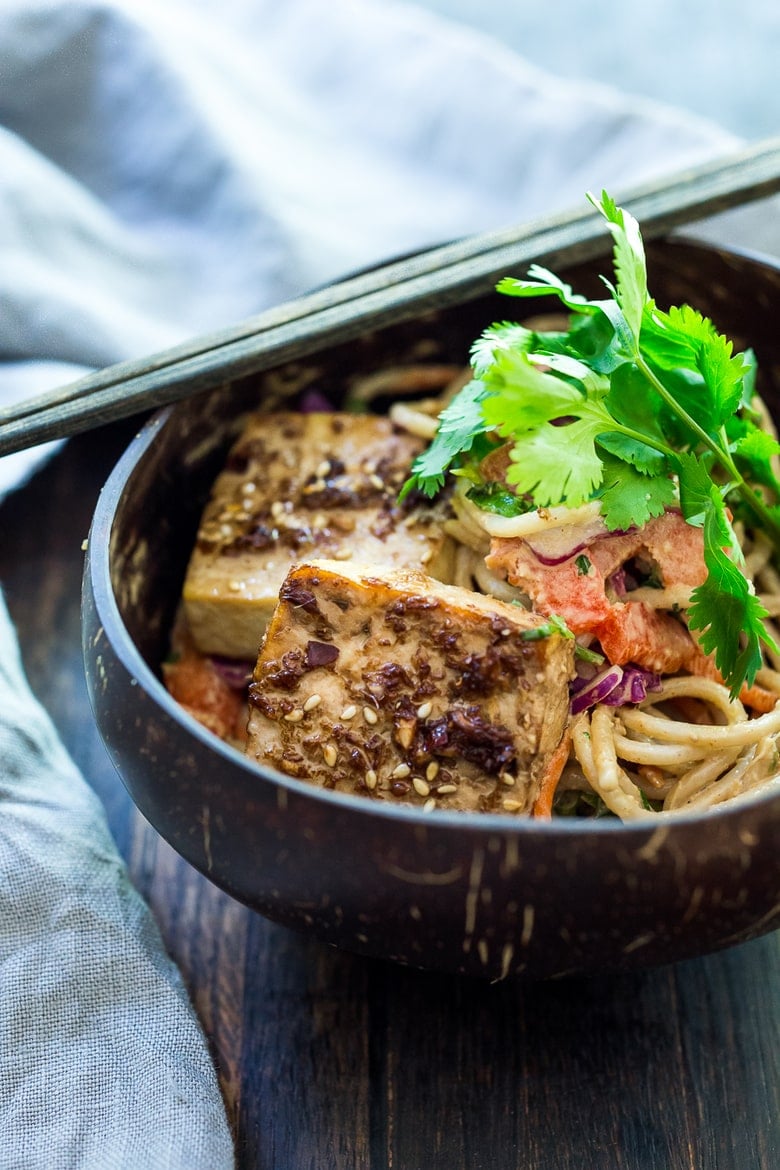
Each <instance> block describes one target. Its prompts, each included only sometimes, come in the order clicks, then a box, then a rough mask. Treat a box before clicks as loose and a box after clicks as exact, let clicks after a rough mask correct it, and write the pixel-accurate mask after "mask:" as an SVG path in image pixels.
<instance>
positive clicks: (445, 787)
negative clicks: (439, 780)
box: [436, 784, 458, 796]
mask: <svg viewBox="0 0 780 1170" xmlns="http://www.w3.org/2000/svg"><path fill="white" fill-rule="evenodd" d="M436 791H437V793H438V794H439V796H449V795H450V793H451V792H457V791H458V786H457V784H440V785H439V787H438V788H437V789H436Z"/></svg>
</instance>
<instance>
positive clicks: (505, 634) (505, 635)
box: [501, 630, 512, 638]
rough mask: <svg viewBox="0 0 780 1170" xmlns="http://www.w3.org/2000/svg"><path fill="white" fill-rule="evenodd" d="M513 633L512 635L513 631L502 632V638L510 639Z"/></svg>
mask: <svg viewBox="0 0 780 1170" xmlns="http://www.w3.org/2000/svg"><path fill="white" fill-rule="evenodd" d="M511 633H512V631H511V630H502V631H501V637H502V638H508V637H509V635H510V634H511Z"/></svg>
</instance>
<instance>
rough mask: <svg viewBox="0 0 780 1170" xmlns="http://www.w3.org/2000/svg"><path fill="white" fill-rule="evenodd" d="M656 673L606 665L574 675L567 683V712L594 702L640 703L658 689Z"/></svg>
mask: <svg viewBox="0 0 780 1170" xmlns="http://www.w3.org/2000/svg"><path fill="white" fill-rule="evenodd" d="M660 689H661V678H660V675H658V674H654V673H653V672H652V671H650V670H643V669H642V668H641V667H639V666H609V667H607V668H606V669H605V670H602V671H600V672H599V673H598V674H596V675H594V676H593V677H591V678H584V677H581V676H578V677H577V678H575V679H574V681H573V682H572V684H571V687H570V691H571V696H572V697H571V713H572V715H579V713H580V712H581V711H587V710H588V708H589V707H595V705H596V704H597V703H605V704H606V705H607V706H608V707H622V706H623V705H624V704H625V703H642V702H644V700H645V699H646V698H647V696H648V693H649V692H653V691H660Z"/></svg>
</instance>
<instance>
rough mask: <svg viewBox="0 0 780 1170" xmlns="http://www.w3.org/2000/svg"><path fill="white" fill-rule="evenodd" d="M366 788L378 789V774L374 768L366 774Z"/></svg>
mask: <svg viewBox="0 0 780 1170" xmlns="http://www.w3.org/2000/svg"><path fill="white" fill-rule="evenodd" d="M366 788H376V772H375V771H374V769H373V768H369V769H368V771H367V772H366Z"/></svg>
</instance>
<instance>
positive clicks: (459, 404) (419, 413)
mask: <svg viewBox="0 0 780 1170" xmlns="http://www.w3.org/2000/svg"><path fill="white" fill-rule="evenodd" d="M589 198H590V200H591V202H592V203H593V205H594V206H595V207H596V208H597V210H598V211H599V212H600V213H601V214H602V215H603V217H604V219H605V221H606V225H607V227H608V229H609V231H610V232H611V233H612V236H613V238H614V283H613V282H610V281H609V280H606V279H605V280H604V285H605V292H606V296H605V298H604V299H602V300H590V299H588V298H586V297H584V296H581V295H580V294H578V293H577V292H575V291H574V290H573V289H572V288H571V287H570V286H569V285H567V284H566V283H564V282H563V281H562V280H560V279H559V278H558V277H557V276H556V275H555V274H553V273H552V272H549V271H547V270H546V269H544V268H541V267H539V266H534V267H532V268H531V269H530V271H529V273H528V277H527V279H524V280H520V279H515V278H509V277H507V278H505V279H504V280H502V281H501V282H500V284H499V285H498V290H499V292H501V293H504V294H506V295H508V296H510V297H515V298H526V297H534V298H537V297H540V296H543V297H549V298H553V299H554V300H555V301H556V302H558V304H557V305H556V308H557V309H558V310H559V312H558V313H557V316H559V317H560V318H561V320H560V321H556V322H554V327H553V328H550V320H549V319H547V320H545V322H544V328H542V327H541V324H539V325H537V324H535V323H534V321H528V322H526V323H525V324H520V323H517V322H513V321H502V322H498V323H496V324H494V325H492V326H491V327H490V328H489V329H487V330H486V331H485V332H484V333H483V334H482V336H481V337H480V338H479V339H478V340H477V341H476V342H475V343H474V345H473V347H472V354H471V371H470V378H469V379H468V380H466V381H465V385H464V384H463V381H464V379H461V380H460V383H459V384H458V386H457V387H456V388H455V390H454V392H453V393H452V394H451V395H450V396H449V398H448V400H447V401H446V402H444V401H443V400H441V401H439V402H438V404H436V406H435V408H432V407H431V406H430V405H428V406H427V407H424V408H423V409H419V410H416V409H415V408H414V407H412V406H411V405H409V404H399V405H398V406H397V407H396V408H393V410H392V411H391V417H394V418H395V421H396V422H397V424H398V425H399V426H402V427H404V428H406V429H409V430H411V431H413V432H415V433H417V434H419V435H421V436H423V437H425V438H426V439H430V440H431V441H430V443H429V445H428V446H427V448H426V449H425V450H424V451H423V452H422V453H421V454H420V455H419V456H418V457H417V458H416V460H415V461H414V464H413V466H412V474H411V476H410V478H409V479H408V481H407V483H406V485H405V486H404V489H403V492H402V498H403V497H404V496H407V495H409V494H410V493H412V492H419V493H421V494H422V495H423V496H425V497H428V498H433V497H435V496H437V495H438V494H439V493H440V492H441V491H442V489H443V488H445V486H447V487H451V488H452V507H453V511H454V515H453V518H452V519H450V520H448V521H447V528H448V531H449V533H450V535H451V536H453V537H454V538H455V540H456V542H457V546H458V552H457V560H456V583H457V584H461V585H465V586H467V587H469V588H472V589H476V590H478V591H480V592H483V593H486V594H489V595H491V596H495V597H497V598H500V599H501V600H503V601H509V602H514V603H515V604H518V605H522V606H524V607H526V608H529V609H531V610H533V611H535V612H536V613H537V614H541V615H543V616H544V617H545V618H547V619H548V621H549V622H550V623H552V625H553V626H554V628H555V629H556V630H557V631H558V632H563V633H564V634H565V635H566V636H567V637H570V638H572V639H574V641H575V646H576V658H577V664H578V665H577V677H576V678H575V680H574V682H573V683H572V686H571V704H570V718H569V724H568V728H567V731H566V735H565V737H564V741H563V744H562V748H561V751H560V752H559V753H557V756H556V759H555V761H554V763H553V766H551V768H550V769H549V771H548V775H547V776H546V777H545V779H544V782H543V786H542V788H543V800H542V801H541V810H542V815H550V814H562V815H566V814H569V815H601V814H612V815H616V816H618V817H621V818H622V819H631V818H634V817H639V816H647V815H652V814H656V813H662V812H670V811H675V810H693V809H701V808H708V807H712V806H715V805H717V804H720V803H721V802H723V801H725V800H730V799H733V798H736V797H739V796H741V795H743V794H745V793H748V792H750V793H754V792H756V791H759V790H761V789H764V788H768V787H770V786H773V785H777V783H778V771H779V770H780V767H779V765H778V749H777V745H776V741H777V736H778V734H780V703H778V701H777V700H778V698H780V646H779V645H778V642H780V637H779V636H778V630H777V628H776V627H775V625H774V619H775V618H776V617H777V616H778V615H779V614H780V573H779V572H778V569H777V566H776V557H777V551H778V548H780V506H778V503H777V501H778V499H779V498H780V479H779V478H778V466H779V465H778V455H780V444H778V441H777V438H776V435H775V433H774V431H773V428H772V425H771V421H770V420H769V417H768V414H767V411H766V409H765V407H764V404H763V402H762V401H761V399H760V397H759V396H758V394H757V392H756V362H755V358H754V355H753V354H752V353H751V352H749V351H748V352H745V353H736V354H735V353H734V350H733V345H732V343H731V342H730V341H729V340H728V339H726V338H725V337H723V336H722V335H721V334H720V333H718V331H717V329H716V327H715V325H714V324H713V322H712V321H710V320H709V319H708V318H706V317H703V316H702V315H701V314H700V313H698V312H697V311H696V310H695V309H693V308H691V307H690V306H688V305H682V306H677V307H672V308H670V309H668V310H662V309H660V308H659V307H658V306H657V305H656V304H655V302H654V300H653V299H652V297H651V295H650V293H649V291H648V287H647V270H646V263H645V254H644V248H643V244H642V238H641V232H640V230H639V226H638V224H637V222H636V220H635V219H634V218H633V217H632V216H631V215H630V213H629V212H627V211H626V210H624V209H621V208H619V207H617V206H616V204H615V203H614V202H613V200H612V199H611V198H610V197H609V196H608V195H607V194H606V192H604V193H603V194H602V196H601V198H600V199H596V198H594V197H593V196H589ZM432 415H433V416H434V417H432ZM434 418H435V421H434Z"/></svg>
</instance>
